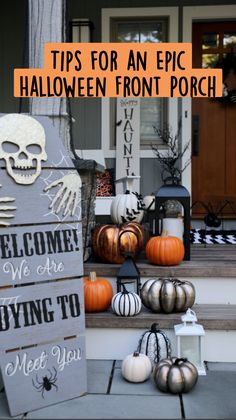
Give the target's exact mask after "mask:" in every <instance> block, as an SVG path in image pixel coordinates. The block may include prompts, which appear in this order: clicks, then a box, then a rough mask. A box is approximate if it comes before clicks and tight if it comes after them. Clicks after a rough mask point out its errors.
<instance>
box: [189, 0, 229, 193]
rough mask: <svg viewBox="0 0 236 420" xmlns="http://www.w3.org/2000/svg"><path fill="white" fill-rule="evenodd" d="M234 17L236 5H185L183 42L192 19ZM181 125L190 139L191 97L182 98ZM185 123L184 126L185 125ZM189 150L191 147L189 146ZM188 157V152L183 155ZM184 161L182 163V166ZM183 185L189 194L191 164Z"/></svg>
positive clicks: (190, 36) (190, 34) (190, 28)
mask: <svg viewBox="0 0 236 420" xmlns="http://www.w3.org/2000/svg"><path fill="white" fill-rule="evenodd" d="M232 18H236V5H224V6H185V7H184V8H183V42H192V23H193V21H194V20H197V19H200V20H202V21H203V20H206V19H211V20H217V19H232ZM182 103H183V104H182V112H183V113H182V127H183V128H184V132H183V141H184V142H187V141H188V139H191V121H192V101H191V99H190V100H188V99H182ZM185 111H186V112H187V115H188V117H187V121H186V118H185ZM185 125H186V126H185ZM190 151H191V147H190ZM184 158H185V159H187V158H188V153H186V155H185V156H184ZM183 165H184V162H183V163H182V166H183ZM182 180H183V185H184V186H185V187H186V188H187V189H188V191H189V192H190V194H191V191H192V168H191V164H190V165H189V166H188V168H187V169H186V170H185V171H184V172H183V177H182Z"/></svg>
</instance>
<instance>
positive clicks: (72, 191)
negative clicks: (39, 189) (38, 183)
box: [44, 173, 81, 216]
mask: <svg viewBox="0 0 236 420" xmlns="http://www.w3.org/2000/svg"><path fill="white" fill-rule="evenodd" d="M60 184H61V187H60V189H59V190H58V191H57V193H56V195H55V197H54V198H53V200H52V202H51V204H50V205H49V208H50V209H53V211H54V212H55V213H56V214H58V213H59V211H60V210H61V208H62V207H65V209H64V212H63V216H68V215H70V214H71V215H72V216H73V215H74V213H75V209H76V207H77V205H78V203H79V201H80V197H81V192H80V189H81V179H80V176H79V175H78V174H77V173H73V174H68V175H64V176H63V177H62V178H60V179H57V180H56V181H53V182H52V183H51V184H49V185H47V187H45V188H44V191H48V190H49V189H50V188H52V187H55V186H57V185H60ZM56 206H57V208H56Z"/></svg>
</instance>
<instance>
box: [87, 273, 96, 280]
mask: <svg viewBox="0 0 236 420" xmlns="http://www.w3.org/2000/svg"><path fill="white" fill-rule="evenodd" d="M89 280H90V281H95V280H97V276H96V271H90V273H89Z"/></svg>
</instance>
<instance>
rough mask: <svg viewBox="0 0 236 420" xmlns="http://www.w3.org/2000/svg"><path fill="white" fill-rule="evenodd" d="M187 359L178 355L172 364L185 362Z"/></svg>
mask: <svg viewBox="0 0 236 420" xmlns="http://www.w3.org/2000/svg"><path fill="white" fill-rule="evenodd" d="M187 361H188V359H186V357H179V358H177V359H176V360H175V362H174V365H177V366H178V365H179V364H180V362H184V363H186V362H187Z"/></svg>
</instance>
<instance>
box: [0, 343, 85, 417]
mask: <svg viewBox="0 0 236 420" xmlns="http://www.w3.org/2000/svg"><path fill="white" fill-rule="evenodd" d="M1 368H2V374H3V378H4V383H5V388H6V393H7V398H8V403H9V406H10V413H11V415H12V416H15V415H17V414H22V413H24V412H26V411H30V410H36V409H38V408H41V407H45V406H47V405H49V404H55V403H57V402H60V401H64V400H67V399H71V398H75V397H77V396H79V395H81V394H83V393H85V391H86V363H85V337H84V336H81V337H79V338H75V339H70V340H64V341H60V342H57V343H56V344H55V343H52V344H47V345H41V346H37V347H31V348H27V349H25V350H19V351H14V352H10V353H4V354H2V355H1Z"/></svg>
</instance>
